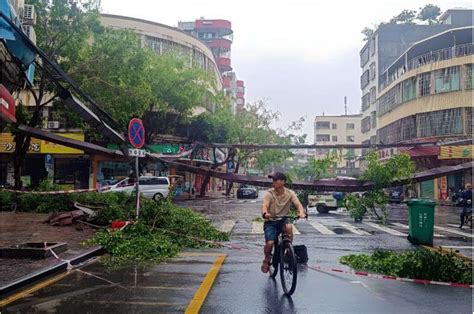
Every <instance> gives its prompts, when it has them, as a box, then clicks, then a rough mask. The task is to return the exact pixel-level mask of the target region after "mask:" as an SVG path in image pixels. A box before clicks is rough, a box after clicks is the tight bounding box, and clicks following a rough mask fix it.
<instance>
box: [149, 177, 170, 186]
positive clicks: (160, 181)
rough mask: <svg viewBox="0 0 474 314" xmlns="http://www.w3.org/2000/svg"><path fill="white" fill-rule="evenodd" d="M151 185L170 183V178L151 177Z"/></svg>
mask: <svg viewBox="0 0 474 314" xmlns="http://www.w3.org/2000/svg"><path fill="white" fill-rule="evenodd" d="M150 184H151V185H168V180H166V179H165V178H151V179H150Z"/></svg>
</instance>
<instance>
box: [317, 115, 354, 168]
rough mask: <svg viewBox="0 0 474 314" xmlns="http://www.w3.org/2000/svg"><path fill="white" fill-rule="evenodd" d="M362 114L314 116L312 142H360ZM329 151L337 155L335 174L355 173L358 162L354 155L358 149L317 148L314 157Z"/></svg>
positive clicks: (330, 143) (331, 143)
mask: <svg viewBox="0 0 474 314" xmlns="http://www.w3.org/2000/svg"><path fill="white" fill-rule="evenodd" d="M361 119H362V115H360V114H357V115H341V116H325V115H322V116H316V118H315V119H314V144H316V145H318V144H325V145H338V144H339V145H342V144H360V143H361V141H362V133H361V129H360V125H361ZM329 153H336V154H338V156H339V158H340V159H339V161H338V163H337V167H336V168H335V169H334V172H335V174H336V175H347V176H353V175H357V174H358V172H359V162H358V161H356V157H357V156H359V155H360V154H361V151H360V149H342V150H338V149H329V148H317V149H316V152H315V156H316V158H322V157H324V156H327V155H328V154H329Z"/></svg>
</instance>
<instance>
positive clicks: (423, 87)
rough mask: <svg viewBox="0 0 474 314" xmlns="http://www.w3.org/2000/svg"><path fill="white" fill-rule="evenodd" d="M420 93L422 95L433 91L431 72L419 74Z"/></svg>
mask: <svg viewBox="0 0 474 314" xmlns="http://www.w3.org/2000/svg"><path fill="white" fill-rule="evenodd" d="M418 93H419V95H420V96H421V97H423V96H426V95H429V94H430V93H431V72H428V73H422V74H420V75H418Z"/></svg>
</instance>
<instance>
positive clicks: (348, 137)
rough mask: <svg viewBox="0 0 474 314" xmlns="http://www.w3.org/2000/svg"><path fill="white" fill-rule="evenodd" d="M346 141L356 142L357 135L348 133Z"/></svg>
mask: <svg viewBox="0 0 474 314" xmlns="http://www.w3.org/2000/svg"><path fill="white" fill-rule="evenodd" d="M346 141H347V142H349V143H354V142H355V136H354V135H348V136H347V137H346Z"/></svg>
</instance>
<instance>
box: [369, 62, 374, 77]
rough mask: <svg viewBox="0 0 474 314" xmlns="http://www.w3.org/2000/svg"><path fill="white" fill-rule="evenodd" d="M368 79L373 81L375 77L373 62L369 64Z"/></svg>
mask: <svg viewBox="0 0 474 314" xmlns="http://www.w3.org/2000/svg"><path fill="white" fill-rule="evenodd" d="M369 70H370V80H371V81H373V80H374V79H375V62H372V63H371V64H370V69H369Z"/></svg>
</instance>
